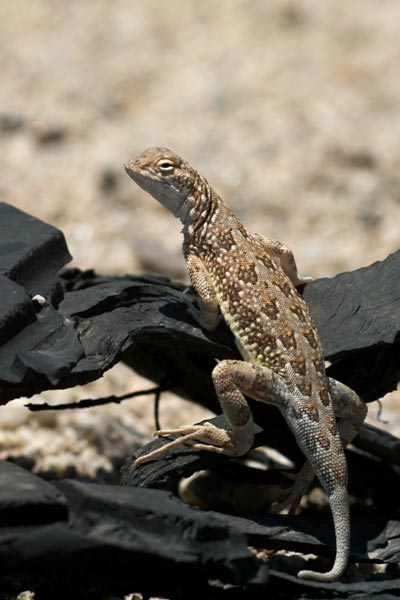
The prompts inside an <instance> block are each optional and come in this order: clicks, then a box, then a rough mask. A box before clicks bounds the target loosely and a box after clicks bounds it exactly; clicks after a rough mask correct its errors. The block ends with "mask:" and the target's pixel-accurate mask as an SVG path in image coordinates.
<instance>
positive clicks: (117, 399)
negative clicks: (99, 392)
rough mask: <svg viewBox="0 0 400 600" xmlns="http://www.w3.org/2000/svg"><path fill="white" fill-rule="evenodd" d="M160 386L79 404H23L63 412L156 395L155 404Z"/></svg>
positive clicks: (30, 407) (161, 389)
mask: <svg viewBox="0 0 400 600" xmlns="http://www.w3.org/2000/svg"><path fill="white" fill-rule="evenodd" d="M164 389H165V388H163V387H162V386H158V387H155V388H150V389H149V390H139V391H138V392H130V393H129V394H124V395H123V396H105V397H104V398H94V399H92V398H83V399H82V400H80V401H79V402H66V403H65V404H54V405H51V404H48V403H47V402H44V403H43V404H33V403H32V402H30V403H28V404H25V406H26V408H29V410H31V411H41V410H65V409H69V408H71V409H75V408H91V407H92V406H103V405H104V404H110V403H112V402H113V403H115V404H118V403H119V402H122V401H123V400H127V399H128V398H135V397H136V396H146V395H147V394H156V403H158V400H159V398H160V394H161V392H162V391H163V390H164Z"/></svg>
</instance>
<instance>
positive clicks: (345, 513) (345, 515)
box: [297, 486, 350, 582]
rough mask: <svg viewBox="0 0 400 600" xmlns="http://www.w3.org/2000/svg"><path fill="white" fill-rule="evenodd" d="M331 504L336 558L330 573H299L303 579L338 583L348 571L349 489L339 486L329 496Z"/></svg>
mask: <svg viewBox="0 0 400 600" xmlns="http://www.w3.org/2000/svg"><path fill="white" fill-rule="evenodd" d="M329 504H330V507H331V511H332V517H333V523H334V527H335V537H336V558H335V562H334V565H333V567H332V569H331V570H330V571H327V572H326V573H319V572H317V571H307V570H304V571H299V573H298V574H297V576H298V577H300V578H301V579H312V580H313V581H326V582H328V581H336V580H337V579H339V577H341V576H342V575H343V573H344V571H345V569H346V566H347V562H348V559H349V553H350V513H349V500H348V495H347V489H346V487H345V486H337V487H335V488H334V490H333V491H332V493H331V494H330V495H329Z"/></svg>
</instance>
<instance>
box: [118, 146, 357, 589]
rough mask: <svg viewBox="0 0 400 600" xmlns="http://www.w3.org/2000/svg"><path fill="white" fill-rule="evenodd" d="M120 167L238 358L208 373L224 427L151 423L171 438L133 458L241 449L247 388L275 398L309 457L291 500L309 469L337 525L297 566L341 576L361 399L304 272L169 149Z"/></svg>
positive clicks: (246, 431)
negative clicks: (331, 350)
mask: <svg viewBox="0 0 400 600" xmlns="http://www.w3.org/2000/svg"><path fill="white" fill-rule="evenodd" d="M125 170H126V172H127V173H128V175H129V176H130V177H131V179H133V181H134V182H135V183H136V184H137V185H139V186H140V187H141V188H142V189H143V190H145V191H146V192H148V193H149V194H150V195H151V196H153V197H154V198H155V199H156V200H157V201H159V202H160V203H161V204H162V205H163V206H164V207H166V208H167V209H168V210H169V211H170V212H171V213H172V214H173V215H174V216H175V217H177V218H179V219H180V221H181V223H182V225H183V228H182V233H183V254H184V257H185V261H186V265H187V269H188V273H189V277H190V279H191V282H192V284H193V287H194V289H195V291H196V293H197V296H198V302H199V306H198V307H194V306H192V307H191V308H190V311H189V312H190V314H191V315H192V316H193V317H194V318H195V319H196V321H197V322H198V323H199V324H200V325H201V326H202V327H203V328H204V329H205V330H207V331H212V330H213V329H215V328H216V327H217V325H218V323H219V322H220V319H221V318H223V319H224V320H225V322H226V324H227V325H228V327H229V328H230V329H231V331H232V332H233V334H234V338H235V343H236V346H237V348H238V350H239V352H240V354H241V356H242V358H243V360H222V361H220V362H218V363H217V365H216V366H215V367H214V369H213V371H212V374H211V375H212V380H213V383H214V387H215V390H216V394H217V397H218V400H219V403H220V405H221V409H222V411H223V413H224V415H225V418H226V420H227V423H228V429H227V430H225V429H222V428H219V427H216V426H215V425H213V424H212V423H209V422H204V423H202V424H198V425H190V426H182V427H179V428H177V429H171V430H159V431H157V432H155V435H159V436H164V435H166V436H168V435H178V436H179V437H178V438H176V439H174V440H172V441H170V442H169V443H167V444H165V445H164V446H162V447H161V448H158V449H156V450H154V451H152V452H150V453H148V454H145V455H142V456H140V457H139V458H137V459H136V461H135V465H138V464H140V463H141V462H144V461H148V460H152V459H154V458H156V457H157V456H159V455H161V454H163V453H164V452H166V451H167V450H168V449H169V448H171V447H172V446H174V445H177V444H179V443H184V442H186V441H188V440H194V441H195V442H196V443H195V444H194V448H195V449H198V450H206V451H210V452H216V453H222V454H226V455H228V456H231V457H237V456H242V455H244V454H246V453H247V452H248V451H249V450H250V449H251V447H252V444H253V441H254V421H253V417H252V413H251V409H250V407H249V404H248V402H247V400H246V396H247V397H249V398H252V399H254V400H256V401H259V402H264V403H269V404H272V405H274V406H276V407H277V408H278V409H279V410H280V411H281V413H282V415H283V416H284V418H285V420H286V422H287V424H288V426H289V428H290V429H291V430H292V432H293V434H294V436H295V439H296V441H297V444H298V445H299V447H300V449H301V450H302V452H303V453H304V455H305V457H306V459H307V460H306V462H305V464H304V466H303V468H302V469H301V470H300V474H299V475H298V479H297V480H296V483H295V485H294V488H293V492H292V494H291V495H290V501H295V500H296V499H297V498H298V497H299V494H300V496H301V494H302V493H304V491H305V489H306V488H307V486H308V484H309V483H310V482H311V480H312V479H313V477H314V474H316V476H317V477H318V479H319V481H320V484H321V486H322V488H323V490H324V491H325V493H326V495H327V498H328V501H329V505H330V509H331V513H332V517H333V523H334V531H335V540H336V555H335V559H334V564H333V566H332V568H331V569H330V570H329V571H327V572H322V573H321V572H317V571H312V570H301V571H299V572H298V574H297V575H298V577H299V578H302V579H310V580H315V581H321V582H328V581H335V580H337V579H339V578H340V577H341V576H342V575H343V573H344V571H345V569H346V566H347V563H348V560H349V553H350V515H349V500H348V493H347V481H348V472H347V463H346V458H345V454H344V448H345V447H346V446H347V445H348V444H349V443H350V442H351V441H352V439H353V438H354V437H355V435H356V434H357V432H358V431H359V429H360V427H361V425H362V423H363V421H364V419H365V416H366V412H367V408H366V404H365V403H364V401H363V400H362V399H361V398H360V397H359V396H358V395H357V394H356V393H355V392H354V391H353V390H351V389H350V388H349V387H347V386H345V385H344V384H343V383H341V382H339V381H336V380H334V379H332V378H329V377H328V376H327V375H326V373H325V362H324V357H323V352H322V347H321V342H320V339H319V336H318V333H317V330H316V328H315V325H314V323H313V321H312V318H311V315H310V312H309V310H308V307H307V305H306V303H305V301H304V300H303V298H302V296H301V295H300V293H299V291H298V289H297V288H298V286H300V285H302V284H305V283H307V282H308V281H310V278H302V277H300V276H299V275H298V272H297V265H296V261H295V259H294V256H293V253H292V251H291V250H290V249H289V248H288V247H287V246H285V245H284V244H282V243H280V242H278V241H276V240H272V239H269V238H266V237H264V236H262V235H260V234H254V233H250V232H249V231H248V230H247V229H246V228H245V227H244V225H243V224H242V223H241V222H240V221H239V219H238V217H237V216H236V215H235V213H234V212H233V211H232V210H231V209H230V208H229V207H228V206H227V205H226V204H225V203H224V202H223V200H222V199H221V198H220V197H219V195H218V194H217V193H216V192H215V191H214V190H213V189H212V187H211V186H210V184H209V183H208V181H207V180H206V179H205V178H204V177H203V176H202V175H200V173H198V172H197V171H196V170H195V169H194V168H193V167H192V166H190V164H189V163H188V162H187V161H186V160H184V159H182V158H181V157H180V156H178V155H177V154H175V153H174V152H172V151H171V150H169V149H167V148H149V149H147V150H145V151H144V152H142V153H141V154H140V155H139V156H138V157H136V158H134V159H132V160H129V161H128V162H127V163H126V164H125ZM336 417H337V418H336Z"/></svg>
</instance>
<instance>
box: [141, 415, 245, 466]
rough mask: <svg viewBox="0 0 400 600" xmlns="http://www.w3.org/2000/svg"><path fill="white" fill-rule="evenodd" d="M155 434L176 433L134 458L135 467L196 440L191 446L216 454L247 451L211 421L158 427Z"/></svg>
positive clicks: (236, 453)
mask: <svg viewBox="0 0 400 600" xmlns="http://www.w3.org/2000/svg"><path fill="white" fill-rule="evenodd" d="M154 435H155V436H164V435H178V436H179V437H177V438H176V439H174V440H171V441H170V442H169V443H167V444H165V445H164V446H161V447H160V448H157V449H156V450H153V451H152V452H149V453H148V454H143V455H142V456H139V457H138V458H137V459H136V460H135V463H134V464H135V467H136V466H137V465H140V464H142V463H144V462H147V461H148V460H153V459H154V458H157V457H159V456H162V455H163V454H165V453H166V452H168V451H169V450H170V449H171V448H173V447H174V446H180V445H181V444H184V443H185V442H188V441H191V440H196V443H195V444H193V446H192V447H193V448H195V449H196V450H206V451H208V452H215V453H217V454H227V455H228V456H240V455H242V454H244V453H245V452H247V450H248V448H247V447H246V448H243V447H242V444H240V441H239V440H237V439H236V438H235V437H234V436H233V435H232V433H231V432H229V431H225V429H221V428H220V427H216V426H215V425H213V424H212V423H208V422H205V423H202V424H201V425H188V426H184V427H179V428H178V429H160V430H158V431H156V432H155V433H154Z"/></svg>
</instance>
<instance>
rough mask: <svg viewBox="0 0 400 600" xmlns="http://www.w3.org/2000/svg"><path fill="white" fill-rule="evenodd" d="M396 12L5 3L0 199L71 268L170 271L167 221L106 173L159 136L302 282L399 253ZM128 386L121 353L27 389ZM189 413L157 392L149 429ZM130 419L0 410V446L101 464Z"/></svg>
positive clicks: (390, 5) (145, 403) (226, 1)
mask: <svg viewBox="0 0 400 600" xmlns="http://www.w3.org/2000/svg"><path fill="white" fill-rule="evenodd" d="M399 23H400V3H399V2H398V1H397V0H381V1H380V2H376V1H375V0H352V2H336V1H335V0H325V1H324V2H321V1H319V0H269V1H268V2H254V1H252V0H218V2H217V1H213V0H202V2H195V1H190V0H187V1H184V0H169V1H168V2H164V3H163V2H159V1H158V0H157V1H156V0H142V1H139V0H129V1H128V0H113V2H109V1H108V0H92V1H91V2H77V1H75V0H73V1H71V2H62V1H61V0H58V1H57V0H54V1H53V2H48V1H47V0H35V2H29V1H26V0H25V1H24V0H14V1H13V2H2V3H0V73H1V79H0V81H1V85H0V140H1V153H0V200H2V201H6V202H9V203H12V204H14V205H16V206H17V207H19V208H21V209H23V210H25V211H27V212H29V213H32V214H33V215H35V216H37V217H39V218H41V219H43V220H45V221H47V222H49V223H52V224H53V225H56V226H57V227H59V228H60V229H62V230H63V232H64V233H65V236H66V239H67V243H68V246H69V249H70V252H71V254H72V255H73V256H74V264H75V265H76V266H79V267H80V268H82V269H84V268H94V269H96V270H97V271H98V272H101V273H107V274H120V273H140V272H155V273H161V274H163V275H168V276H171V277H173V278H177V279H181V280H182V279H186V271H185V267H184V263H183V259H182V257H181V237H180V235H179V230H180V225H179V223H178V222H175V221H174V220H173V219H172V217H171V215H170V214H167V212H166V211H165V210H164V209H163V208H162V207H161V206H159V205H158V204H157V203H156V202H155V201H154V200H152V199H151V198H150V197H147V196H146V195H145V194H144V193H143V192H142V191H141V190H140V189H139V188H137V187H135V185H134V184H133V182H132V181H130V180H129V178H128V177H127V175H126V174H125V172H124V169H123V165H124V163H125V162H126V160H127V159H128V158H131V157H133V156H135V155H136V154H138V153H139V152H141V151H142V150H143V149H145V148H146V147H148V146H153V145H158V146H167V147H169V148H171V149H173V150H174V151H175V152H177V153H178V154H180V155H182V156H183V157H185V158H186V159H187V160H189V162H191V163H192V164H193V165H194V166H195V167H197V168H198V169H199V170H200V171H201V172H202V173H203V174H204V175H205V176H206V177H207V179H208V180H209V181H210V183H211V184H212V186H213V187H214V188H215V189H216V190H217V191H218V192H219V193H220V194H221V195H222V197H223V198H224V200H225V201H226V202H227V203H228V204H229V205H230V206H231V207H232V208H233V209H234V210H235V211H236V212H237V213H238V215H239V217H240V218H241V220H243V222H244V223H245V225H246V226H247V227H248V228H249V229H250V230H253V231H257V232H259V233H261V234H264V235H267V236H268V237H274V238H276V239H279V240H281V241H282V242H285V243H286V244H288V245H289V246H290V247H291V248H292V249H293V251H294V253H295V256H296V258H297V263H298V265H299V271H300V273H301V274H303V275H312V276H313V277H320V276H332V275H334V274H336V273H338V272H340V271H344V270H352V269H355V268H358V267H361V266H366V265H368V264H370V263H371V262H373V261H376V260H381V259H384V258H385V257H386V256H387V255H388V254H389V253H390V252H393V251H395V250H397V249H398V248H399V246H400V233H399V221H400V169H399V167H400V110H399V105H400V73H399V71H400V36H399ZM140 386H142V387H146V386H148V383H146V382H143V381H141V380H140V379H139V378H137V377H136V376H135V375H133V374H132V373H130V371H128V369H127V368H125V367H123V366H121V365H119V366H117V367H116V368H115V369H113V370H112V371H111V372H110V373H109V374H108V375H107V376H106V377H105V378H104V381H103V383H98V382H97V383H95V384H91V386H86V387H87V389H86V390H79V389H74V390H67V391H66V392H62V393H61V394H60V395H57V394H54V393H52V394H47V395H42V398H40V400H43V397H44V396H47V397H46V400H48V401H56V400H57V401H60V398H63V401H70V400H71V397H72V398H74V397H76V398H77V399H78V398H81V397H83V396H86V397H87V396H88V395H91V396H93V395H95V394H99V395H102V394H108V393H117V394H118V393H124V392H125V391H132V390H133V389H139V387H140ZM166 396H168V395H166ZM163 398H164V397H163ZM390 406H391V405H390V404H389V403H387V404H385V407H386V413H385V411H384V415H383V416H384V417H385V416H386V417H387V416H388V415H389V417H390V420H391V421H392V422H393V423H397V425H398V417H397V416H396V417H394V416H393V415H392V414H391V412H390V411H391V409H390ZM393 406H394V405H393ZM168 407H169V408H168ZM185 410H188V411H189V412H188V413H186V412H185ZM193 410H194V408H193V407H190V408H187V407H186V408H185V409H183V408H182V405H181V404H178V405H176V399H173V398H168V397H167V398H166V399H165V400H163V403H162V408H161V419H162V424H163V426H164V427H165V426H169V425H171V424H174V425H175V424H183V423H184V422H187V421H189V422H190V421H193V420H195V419H197V418H199V417H200V416H202V415H198V414H197V413H196V414H194V413H193V412H192V411H193ZM371 412H373V410H372V409H371ZM75 413H76V414H75ZM78 413H79V414H78ZM129 419H130V420H129ZM141 419H142V420H143V421H141ZM128 421H129V422H128ZM139 421H141V422H143V423H144V424H143V430H141V431H142V433H143V435H147V433H148V432H149V431H150V430H151V429H152V428H153V423H152V401H151V398H150V397H145V398H143V399H140V401H139V400H137V399H136V400H134V401H130V402H128V403H125V404H124V405H123V407H119V406H112V407H106V408H104V409H93V410H90V411H68V412H66V413H64V414H61V415H52V414H51V413H44V414H42V415H34V416H32V415H31V414H30V413H28V412H27V411H26V409H24V408H23V406H22V404H21V403H18V402H16V403H15V402H14V403H11V404H10V405H9V406H8V407H6V408H5V409H2V411H0V426H1V430H0V431H1V432H0V453H2V454H1V455H3V456H6V455H8V454H9V453H10V452H11V453H14V454H19V453H26V452H28V453H29V454H30V456H34V457H35V459H37V461H38V462H37V465H36V466H37V468H38V469H42V470H43V469H51V468H53V467H54V465H56V466H59V465H60V460H61V459H60V457H61V456H64V463H63V465H64V466H68V465H69V464H72V463H73V464H75V465H78V466H77V468H78V470H79V469H80V468H81V469H83V470H85V469H87V464H88V462H87V461H86V462H85V460H84V459H83V458H82V456H84V455H85V452H86V453H87V456H89V459H88V460H89V462H90V460H92V463H90V464H91V465H92V467H93V468H92V467H91V468H92V471H93V469H94V470H96V469H97V468H98V467H99V465H100V466H103V467H104V468H105V469H108V468H109V465H110V463H109V459H108V458H107V457H109V456H111V454H112V450H111V449H110V448H109V446H110V445H112V444H111V442H110V439H114V440H116V441H115V445H118V444H121V443H122V442H121V439H122V438H123V439H124V440H126V439H127V440H128V441H126V448H127V453H129V450H130V449H132V439H131V438H130V437H129V435H128V434H127V433H126V431H127V430H128V429H129V428H137V427H139V429H140V427H141V425H140V426H139V425H138V422H139ZM24 428H25V429H24ZM32 428H36V429H35V431H36V434H35V441H33V440H32V435H31V432H32ZM57 431H60V432H61V434H62V435H60V437H59V438H57V436H56V433H57ZM129 431H131V430H129ZM82 432H84V433H85V435H82ZM39 433H40V435H39ZM46 436H48V437H46ZM68 436H69V437H68ZM113 436H114V437H113ZM124 436H125V437H124ZM66 440H67V441H66ZM105 440H108V442H107V444H106V442H105ZM24 444H25V445H24ZM26 444H27V445H26ZM49 444H50V446H49ZM51 444H52V446H51ZM105 445H107V447H105ZM119 448H120V446H119ZM63 453H64V454H63ZM49 455H52V456H53V457H54V460H53V459H52V460H53V462H51V460H50V458H49ZM96 461H97V462H96ZM79 465H80V466H79ZM93 465H94V466H93ZM88 471H89V472H92V471H91V470H90V468H89V469H88Z"/></svg>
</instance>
